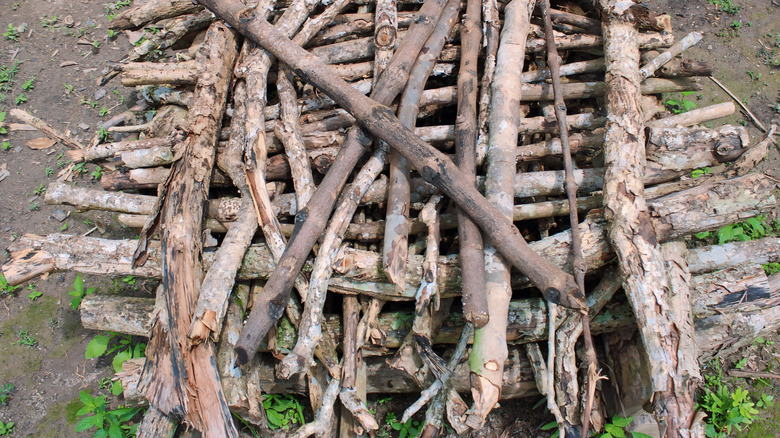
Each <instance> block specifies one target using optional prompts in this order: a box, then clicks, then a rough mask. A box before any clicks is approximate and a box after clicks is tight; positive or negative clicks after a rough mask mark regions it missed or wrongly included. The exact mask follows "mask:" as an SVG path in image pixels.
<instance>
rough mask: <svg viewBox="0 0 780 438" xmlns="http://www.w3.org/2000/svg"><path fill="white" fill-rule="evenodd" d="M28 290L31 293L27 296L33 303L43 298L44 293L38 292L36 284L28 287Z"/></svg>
mask: <svg viewBox="0 0 780 438" xmlns="http://www.w3.org/2000/svg"><path fill="white" fill-rule="evenodd" d="M27 290H29V291H30V293H28V294H27V298H29V299H30V300H32V301H35V300H37V299H38V298H40V297H41V296H43V292H41V291H39V290H36V289H35V285H34V284H30V285H28V286H27Z"/></svg>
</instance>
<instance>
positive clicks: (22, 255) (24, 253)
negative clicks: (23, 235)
mask: <svg viewBox="0 0 780 438" xmlns="http://www.w3.org/2000/svg"><path fill="white" fill-rule="evenodd" d="M8 250H9V251H10V252H11V260H9V261H8V262H6V264H5V265H4V266H3V269H2V271H3V276H5V279H6V281H8V284H9V285H11V286H16V285H18V284H22V283H24V282H25V281H27V280H32V279H33V278H35V277H37V276H39V275H42V274H45V273H47V272H51V271H53V270H54V269H55V265H54V261H53V257H52V255H51V254H49V253H48V252H46V251H38V250H35V249H32V248H24V249H20V250H17V251H14V249H13V247H9V248H8Z"/></svg>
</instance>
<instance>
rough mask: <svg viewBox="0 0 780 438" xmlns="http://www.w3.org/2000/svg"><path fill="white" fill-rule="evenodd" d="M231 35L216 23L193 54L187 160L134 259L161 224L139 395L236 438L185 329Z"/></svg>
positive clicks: (232, 50)
mask: <svg viewBox="0 0 780 438" xmlns="http://www.w3.org/2000/svg"><path fill="white" fill-rule="evenodd" d="M236 45H237V41H236V36H235V34H234V33H233V31H231V30H230V29H228V28H227V27H226V26H225V25H224V24H221V23H217V24H214V25H213V26H212V27H211V28H210V29H209V32H208V35H207V37H206V43H204V46H203V48H202V49H201V51H200V52H199V54H198V59H199V63H200V65H201V66H202V68H203V70H202V75H201V81H199V83H198V86H197V87H196V90H195V95H194V97H193V102H195V105H193V107H192V108H191V109H190V119H189V120H190V126H189V134H188V136H187V138H186V139H185V140H184V145H183V147H184V150H185V152H184V157H183V159H182V160H179V161H177V163H176V165H175V166H174V170H173V171H172V173H171V177H170V178H169V180H168V184H166V185H165V186H164V188H163V189H162V192H161V195H160V201H159V203H158V207H157V208H158V209H159V210H158V211H159V216H153V218H152V219H151V220H150V221H149V223H147V226H146V227H144V230H142V233H141V238H140V239H139V247H138V250H137V251H136V254H135V255H134V261H141V263H140V264H143V259H144V258H145V256H146V254H145V251H144V248H145V247H146V246H147V245H148V242H149V240H150V238H151V234H152V233H153V232H154V231H155V229H156V228H157V225H161V229H160V236H161V241H162V242H163V246H162V260H163V263H162V266H163V289H164V294H165V296H166V299H167V303H168V312H167V313H168V315H169V317H168V321H167V327H166V328H165V329H164V330H163V328H162V327H161V325H160V324H155V325H154V326H153V328H152V336H151V339H150V342H149V345H148V348H147V352H146V354H147V360H146V363H145V365H144V370H143V372H142V376H141V380H140V383H139V388H140V390H141V391H142V392H143V393H144V395H145V397H147V398H148V399H149V400H150V401H151V403H152V405H154V406H156V407H157V408H158V409H160V411H162V412H163V413H165V414H166V415H172V416H175V417H183V418H184V419H185V420H186V421H187V423H188V424H191V425H192V426H193V427H195V428H197V429H198V430H201V431H203V432H204V433H205V435H206V436H213V437H216V436H230V437H233V436H238V432H237V431H236V429H235V426H234V425H233V420H232V419H231V417H230V414H229V411H228V408H227V405H226V402H225V398H224V394H223V393H222V386H221V384H220V381H219V375H218V373H217V370H216V369H215V367H214V364H213V355H214V349H213V345H211V344H200V345H198V346H195V347H191V346H190V345H189V343H188V341H187V337H186V336H187V330H188V329H189V326H190V321H191V318H192V315H191V314H190V313H189V309H191V308H192V307H194V305H195V302H196V301H197V298H198V293H199V290H200V280H201V277H202V275H203V273H202V266H201V261H200V257H201V241H200V239H193V238H192V236H198V235H199V233H200V230H201V228H202V217H203V206H204V204H205V200H206V199H207V198H208V187H209V181H210V176H211V170H212V165H213V162H214V155H215V148H214V145H215V143H216V138H217V130H218V128H219V123H220V121H221V120H222V115H223V112H224V105H225V101H226V98H227V90H228V86H229V84H230V80H231V77H232V75H231V70H232V68H233V61H234V59H235V55H236V51H237V47H236Z"/></svg>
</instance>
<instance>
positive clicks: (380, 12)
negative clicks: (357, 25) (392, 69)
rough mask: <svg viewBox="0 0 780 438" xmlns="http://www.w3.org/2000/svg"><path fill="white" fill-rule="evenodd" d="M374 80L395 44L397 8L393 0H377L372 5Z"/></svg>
mask: <svg viewBox="0 0 780 438" xmlns="http://www.w3.org/2000/svg"><path fill="white" fill-rule="evenodd" d="M374 8H375V10H374V46H375V49H374V70H373V73H374V82H376V78H379V75H380V74H381V73H382V71H384V69H385V68H386V67H387V65H388V64H390V59H391V58H392V57H393V52H394V51H395V46H396V35H398V8H397V6H396V4H395V1H394V0H378V1H377V2H376V6H374Z"/></svg>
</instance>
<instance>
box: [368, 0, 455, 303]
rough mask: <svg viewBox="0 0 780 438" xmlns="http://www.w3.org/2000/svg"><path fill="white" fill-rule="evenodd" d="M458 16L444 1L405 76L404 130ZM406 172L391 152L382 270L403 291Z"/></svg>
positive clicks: (410, 124)
mask: <svg viewBox="0 0 780 438" xmlns="http://www.w3.org/2000/svg"><path fill="white" fill-rule="evenodd" d="M458 12H459V3H458V1H456V0H450V1H448V2H447V5H446V6H445V8H444V12H442V14H441V17H439V22H438V23H437V24H436V28H435V29H434V30H433V33H432V34H431V36H430V37H429V38H428V41H426V42H425V46H424V47H423V49H422V51H421V53H420V56H418V57H417V61H416V62H415V63H414V66H413V67H412V71H411V72H410V74H409V82H408V83H407V84H406V89H405V90H404V93H403V95H402V96H401V103H400V104H399V105H398V120H400V121H401V123H402V124H403V125H404V126H405V127H406V128H408V129H414V126H415V122H416V121H417V113H418V111H419V106H418V105H419V102H420V99H421V97H422V92H423V89H424V88H425V83H426V82H427V81H428V76H430V74H431V71H432V70H433V66H434V64H435V63H436V59H437V58H438V57H439V54H440V53H441V49H442V48H443V47H444V43H445V42H446V41H447V37H448V36H449V34H450V31H451V30H452V27H453V26H454V25H455V22H456V21H457V19H458ZM410 172H411V167H410V165H409V161H407V160H406V158H404V157H403V156H402V155H401V154H400V153H398V151H396V150H391V151H390V176H389V181H390V182H389V186H388V191H387V215H386V217H385V223H386V226H385V238H384V249H383V251H382V255H383V259H382V266H383V267H384V269H385V272H386V273H387V278H388V279H390V281H391V282H392V283H393V284H395V285H396V286H398V288H399V289H404V272H405V271H406V257H407V255H408V250H409V198H410V196H411V195H410V190H411V181H410V178H411V176H410Z"/></svg>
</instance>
